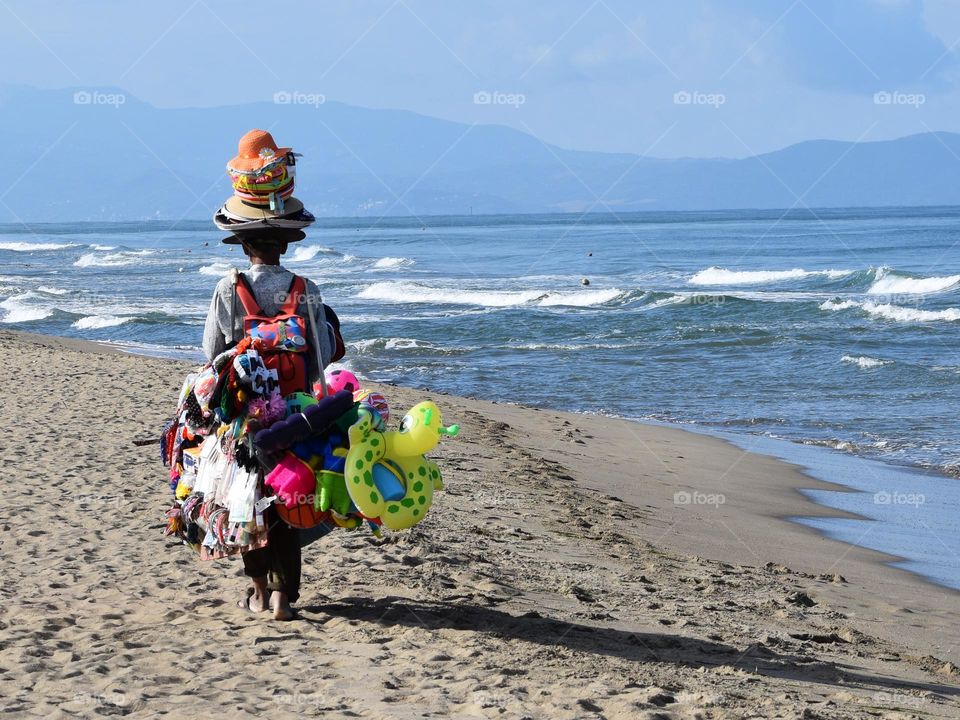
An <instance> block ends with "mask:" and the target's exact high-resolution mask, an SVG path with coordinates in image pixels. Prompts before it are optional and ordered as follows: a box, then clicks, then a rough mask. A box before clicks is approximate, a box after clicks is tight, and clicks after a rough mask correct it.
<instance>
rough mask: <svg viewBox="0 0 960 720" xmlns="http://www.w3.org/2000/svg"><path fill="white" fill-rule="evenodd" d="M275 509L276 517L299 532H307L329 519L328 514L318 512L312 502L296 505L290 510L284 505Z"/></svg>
mask: <svg viewBox="0 0 960 720" xmlns="http://www.w3.org/2000/svg"><path fill="white" fill-rule="evenodd" d="M276 508H277V515H278V516H279V517H280V519H281V520H283V521H284V522H285V523H286V524H287V525H289V526H290V527H295V528H298V529H299V530H309V529H310V528H312V527H315V526H317V525H319V524H320V523H322V522H327V521H328V520H329V519H330V513H329V512H318V511H317V510H316V509H315V508H314V506H313V503H312V502H302V503H297V504H296V505H294V506H293V507H290V508H288V507H287V506H286V505H283V504H279V505H277V506H276Z"/></svg>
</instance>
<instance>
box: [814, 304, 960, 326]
mask: <svg viewBox="0 0 960 720" xmlns="http://www.w3.org/2000/svg"><path fill="white" fill-rule="evenodd" d="M820 309H821V310H829V311H831V312H838V311H840V310H862V311H863V312H865V313H867V314H868V315H871V316H873V317H877V318H881V319H883V320H893V321H895V322H921V323H923V322H956V321H958V320H960V308H946V309H944V310H920V309H919V308H909V307H903V306H902V305H890V304H888V303H883V304H880V303H872V302H857V301H855V300H828V301H827V302H825V303H823V304H822V305H821V306H820Z"/></svg>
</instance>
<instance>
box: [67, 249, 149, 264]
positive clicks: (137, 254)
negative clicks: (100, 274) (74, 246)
mask: <svg viewBox="0 0 960 720" xmlns="http://www.w3.org/2000/svg"><path fill="white" fill-rule="evenodd" d="M154 252H155V251H154V250H121V251H120V252H118V253H108V254H107V255H98V254H96V253H84V254H83V255H81V256H80V257H79V258H78V259H77V261H76V262H75V263H74V265H76V266H77V267H121V266H123V265H133V264H134V263H136V262H139V258H142V257H145V256H147V255H153V254H154Z"/></svg>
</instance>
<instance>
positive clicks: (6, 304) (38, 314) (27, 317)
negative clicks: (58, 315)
mask: <svg viewBox="0 0 960 720" xmlns="http://www.w3.org/2000/svg"><path fill="white" fill-rule="evenodd" d="M35 297H37V295H36V293H32V292H26V293H22V294H20V295H14V296H12V297H8V298H7V299H6V300H4V301H3V302H0V309H2V310H4V313H3V315H2V316H0V322H4V323H11V324H12V323H23V322H33V321H37V320H45V319H46V318H48V317H50V316H51V315H53V309H52V308H46V307H39V306H37V305H28V304H27V303H25V302H24V301H25V300H29V299H31V298H35Z"/></svg>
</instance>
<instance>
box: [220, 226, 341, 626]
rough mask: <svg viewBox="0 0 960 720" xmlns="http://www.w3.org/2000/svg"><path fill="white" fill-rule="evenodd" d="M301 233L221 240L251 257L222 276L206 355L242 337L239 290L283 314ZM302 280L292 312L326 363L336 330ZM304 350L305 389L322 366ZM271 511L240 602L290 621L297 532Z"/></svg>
mask: <svg viewBox="0 0 960 720" xmlns="http://www.w3.org/2000/svg"><path fill="white" fill-rule="evenodd" d="M303 237H304V234H303V232H302V231H300V230H282V229H264V230H261V231H259V232H253V231H251V232H249V233H246V234H245V235H244V237H243V238H242V239H241V238H238V237H237V236H231V237H230V238H227V239H226V240H224V242H226V243H240V245H241V246H242V247H243V251H244V253H245V254H246V255H247V256H248V257H249V259H250V268H249V269H248V270H245V271H244V272H243V274H242V275H241V276H239V277H238V278H237V284H236V285H235V284H234V279H233V278H232V277H226V278H223V279H222V280H221V281H220V282H219V283H218V284H217V287H216V290H214V293H213V299H212V301H211V303H210V311H209V313H208V314H207V322H206V326H205V328H204V333H203V349H204V353H205V354H206V356H207V358H208V359H209V360H213V358H215V357H216V356H217V355H219V354H220V353H221V352H223V351H224V350H226V349H227V348H228V347H229V346H232V345H234V344H235V343H236V342H237V341H238V340H240V339H241V338H243V337H244V334H245V330H244V324H243V319H244V317H245V316H246V315H247V312H246V309H245V308H244V306H243V302H242V299H241V295H242V293H243V292H245V291H246V292H249V293H250V294H251V295H252V296H253V299H254V301H255V302H256V305H257V306H258V307H259V310H260V313H258V314H260V315H263V316H265V317H275V316H278V315H280V314H282V313H281V311H282V307H281V303H282V302H283V301H284V300H285V299H286V298H287V295H288V292H289V291H290V290H291V288H292V286H293V284H294V282H295V281H296V279H297V276H295V275H294V274H293V273H292V272H290V271H289V270H287V269H286V268H284V267H283V266H282V265H281V264H280V258H281V256H282V255H283V254H284V253H285V252H286V251H287V246H288V243H290V242H293V241H296V240H300V239H302V238H303ZM241 283H242V284H243V285H241V292H237V285H239V284H241ZM303 284H304V287H305V292H306V293H307V294H309V295H310V300H311V302H310V303H309V307H308V306H307V305H308V303H307V300H308V298H307V297H300V298H297V299H296V311H297V314H298V315H299V316H300V317H303V318H307V317H308V314H310V313H312V314H313V321H312V322H308V323H307V327H306V331H307V337H306V338H305V341H306V343H307V345H308V346H311V345H312V344H313V343H314V342H315V341H316V342H317V343H318V344H319V349H320V352H319V357H320V358H322V362H323V364H324V365H327V364H329V363H330V361H331V359H332V358H334V357H335V353H336V351H337V336H338V333H337V331H336V330H335V328H334V326H333V325H332V324H330V323H328V322H327V317H326V312H325V308H324V305H323V303H322V302H321V300H320V291H319V289H318V288H317V286H316V285H315V284H314V283H313V282H312V281H310V280H305V281H303ZM251 309H252V308H251ZM314 327H315V328H317V329H318V333H317V334H318V337H317V338H313V337H312V335H311V333H312V330H311V328H314ZM304 355H305V358H304V359H305V360H306V363H307V368H308V369H307V373H306V378H305V383H304V384H303V386H302V387H298V388H297V389H296V391H300V392H305V391H308V390H309V389H310V388H311V387H312V386H313V384H314V382H316V381H317V380H318V379H319V377H320V375H321V373H322V371H323V369H322V368H321V367H319V361H318V359H317V358H318V355H317V354H316V353H314V352H306V353H304ZM285 389H287V390H292V388H285ZM271 510H272V508H268V509H267V511H266V517H265V522H266V523H267V527H268V528H269V530H268V538H269V542H268V545H267V546H266V547H264V548H258V549H256V550H250V551H247V552H245V553H242V557H243V569H244V574H245V575H246V576H247V577H249V578H250V580H251V582H252V588H250V589H249V591H248V592H247V594H246V596H245V597H244V598H243V599H242V600H241V601H240V604H241V607H243V608H244V609H246V610H250V611H251V612H262V611H265V610H267V609H270V610H272V611H273V615H274V617H275V618H276V619H278V620H288V619H291V618H292V617H293V612H292V610H291V608H290V603H292V602H296V600H297V598H298V597H299V590H300V531H299V530H297V529H296V528H293V527H290V526H289V525H287V524H286V523H285V522H282V521H281V520H280V519H279V518H277V517H276V514H275V513H274V512H271Z"/></svg>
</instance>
